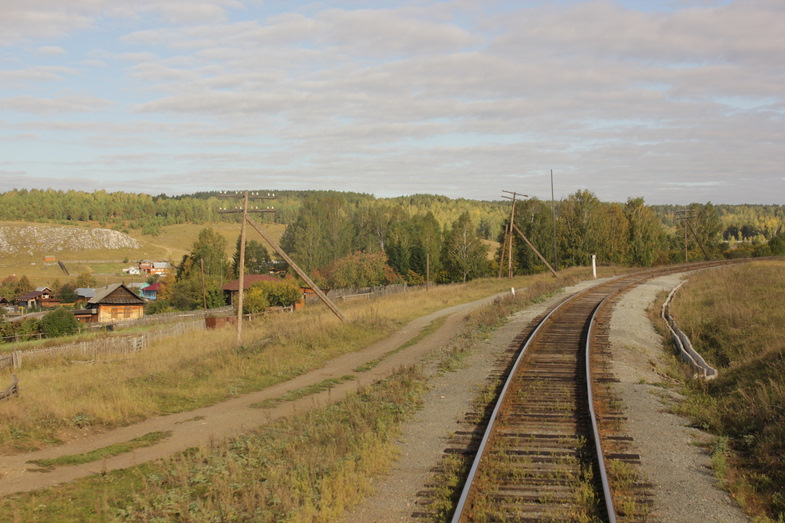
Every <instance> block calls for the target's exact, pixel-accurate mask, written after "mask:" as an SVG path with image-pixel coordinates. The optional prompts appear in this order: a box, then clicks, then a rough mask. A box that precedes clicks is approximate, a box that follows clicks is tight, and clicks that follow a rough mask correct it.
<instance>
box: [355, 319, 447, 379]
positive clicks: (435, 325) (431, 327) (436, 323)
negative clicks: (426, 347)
mask: <svg viewBox="0 0 785 523" xmlns="http://www.w3.org/2000/svg"><path fill="white" fill-rule="evenodd" d="M445 321H447V316H442V317H440V318H436V319H435V320H433V321H432V322H431V323H429V324H428V326H427V327H425V328H424V329H423V330H421V331H420V332H419V333H417V336H415V337H414V338H412V339H410V340H409V341H407V342H406V343H404V344H403V345H401V346H400V347H398V348H397V349H393V350H391V351H388V352H386V353H384V354H383V355H382V356H380V357H378V358H376V359H375V360H371V361H369V362H367V363H364V364H362V365H360V366H358V367H355V368H354V369H352V370H353V371H354V372H368V371H369V370H371V369H374V368H375V367H376V366H377V365H379V364H380V363H381V362H383V361H384V360H385V359H387V358H389V357H390V356H392V355H394V354H397V353H399V352H401V351H402V350H404V349H407V348H409V347H411V346H412V345H414V344H416V343H418V342H420V341H421V340H423V339H425V338H426V337H427V336H429V335H431V334H433V333H434V332H436V331H437V330H439V327H441V326H442V325H444V322H445Z"/></svg>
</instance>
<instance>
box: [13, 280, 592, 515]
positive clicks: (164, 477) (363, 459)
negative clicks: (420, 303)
mask: <svg viewBox="0 0 785 523" xmlns="http://www.w3.org/2000/svg"><path fill="white" fill-rule="evenodd" d="M576 279H579V278H576ZM530 283H532V286H530V288H531V287H536V288H538V289H540V290H542V289H545V291H546V292H553V289H555V288H557V287H560V286H562V285H564V284H565V283H564V282H563V281H555V280H549V281H547V282H546V283H543V284H538V285H535V284H534V282H530ZM531 292H532V293H534V292H536V291H531ZM526 296H528V293H518V297H516V298H505V299H498V300H494V302H493V303H491V304H489V305H488V306H485V307H482V308H481V309H480V310H478V311H475V312H473V313H471V314H469V315H468V319H467V326H466V328H465V330H464V332H463V333H462V334H461V335H460V336H459V338H458V340H457V341H456V345H455V347H453V349H454V350H447V351H445V352H444V354H443V355H442V356H441V357H442V358H452V357H454V355H455V352H456V351H464V352H465V351H468V350H471V343H470V341H471V340H474V341H480V340H481V339H482V338H483V337H485V336H486V335H487V332H485V331H483V330H482V329H487V328H488V326H490V325H500V324H502V323H503V322H504V318H506V316H507V315H508V314H510V311H514V310H516V309H520V308H523V307H525V306H526V305H528V304H529V303H531V301H532V299H531V298H528V297H526ZM431 298H433V297H431ZM440 299H441V298H440ZM494 311H495V312H494ZM352 314H354V312H352ZM313 321H314V318H311V319H310V320H309V322H313ZM332 323H335V322H332ZM322 327H324V325H322ZM480 327H482V329H480ZM273 332H275V331H274V330H266V331H265V333H266V334H265V335H266V336H267V337H270V336H271V335H272V333H273ZM230 334H233V333H230ZM312 349H313V348H312ZM314 350H315V349H314ZM230 352H231V351H230ZM257 356H258V354H257ZM227 357H228V356H227ZM278 357H281V355H278ZM427 379H428V377H427V376H426V375H425V374H424V372H423V370H422V367H421V366H412V367H408V368H405V369H402V370H400V371H398V372H397V373H395V374H394V375H393V376H391V377H390V378H388V379H386V380H383V381H381V382H379V383H377V384H374V385H371V386H368V387H364V388H363V389H361V390H360V391H358V392H357V393H353V394H350V395H349V396H348V397H347V398H346V399H344V400H343V401H341V402H337V403H335V404H332V405H328V406H326V407H321V408H317V409H314V410H311V411H309V412H306V413H302V414H299V415H295V416H291V417H289V418H284V419H281V420H278V421H276V422H275V423H273V424H271V425H269V426H266V427H260V428H258V429H256V430H254V431H252V432H250V433H248V434H246V435H243V436H240V437H236V438H232V439H227V440H224V441H216V442H213V443H212V444H210V445H209V446H206V447H204V448H194V449H189V450H188V451H186V452H183V453H181V454H179V455H177V456H174V457H172V458H170V459H167V460H163V461H160V462H153V463H146V464H143V465H140V466H138V467H134V468H131V469H126V470H120V471H111V472H108V473H106V474H103V475H101V476H92V477H87V478H83V479H80V480H77V481H74V482H71V483H68V484H65V485H60V486H57V487H52V488H48V489H43V490H40V491H35V492H30V493H22V494H17V495H12V496H8V497H6V498H4V499H2V500H0V521H52V520H57V521H63V522H69V521H84V520H104V521H114V520H133V521H139V520H142V521H170V520H178V521H227V520H232V521H234V520H239V521H251V520H252V521H333V520H336V519H340V518H341V517H342V516H343V514H344V511H345V510H346V509H347V508H349V507H351V506H353V505H355V504H357V503H358V502H359V501H361V500H362V498H363V497H364V496H365V495H367V494H368V493H369V492H371V490H372V486H371V478H372V477H374V476H377V475H379V474H383V473H385V472H386V471H387V470H388V469H389V467H390V464H391V463H392V462H393V460H394V459H395V458H396V457H397V454H398V451H397V450H396V447H395V437H396V436H397V435H398V434H399V433H400V424H401V423H402V422H403V421H405V420H406V419H407V418H408V417H409V416H411V415H412V413H413V412H415V411H416V410H417V409H418V408H420V406H421V401H422V394H423V393H424V391H425V390H426V388H427ZM460 481H461V480H460V479H459V477H456V476H453V478H452V484H458V483H460ZM449 507H450V503H449V502H448V503H447V504H446V506H445V507H444V509H443V510H444V513H446V512H449V510H450V508H449Z"/></svg>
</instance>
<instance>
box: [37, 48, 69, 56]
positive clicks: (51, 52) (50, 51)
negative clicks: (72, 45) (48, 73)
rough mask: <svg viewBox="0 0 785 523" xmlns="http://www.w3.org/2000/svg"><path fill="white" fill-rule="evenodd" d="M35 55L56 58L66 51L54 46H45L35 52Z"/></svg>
mask: <svg viewBox="0 0 785 523" xmlns="http://www.w3.org/2000/svg"><path fill="white" fill-rule="evenodd" d="M36 54H39V55H44V56H57V55H63V54H66V50H65V49H63V48H62V47H59V46H56V45H45V46H42V47H39V48H38V49H37V50H36Z"/></svg>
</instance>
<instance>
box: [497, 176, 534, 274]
mask: <svg viewBox="0 0 785 523" xmlns="http://www.w3.org/2000/svg"><path fill="white" fill-rule="evenodd" d="M502 192H506V193H507V194H512V196H505V195H502V198H507V199H508V200H512V208H511V209H510V223H509V224H508V225H507V231H506V233H505V235H504V245H503V246H502V257H501V259H500V260H499V277H500V278H501V275H502V269H501V265H502V263H503V261H504V255H505V253H506V254H507V277H508V278H512V272H513V271H512V253H513V246H514V244H515V241H514V240H515V238H514V236H513V234H512V228H513V227H514V226H515V202H516V198H517V197H518V196H522V197H524V198H528V197H529V195H527V194H521V193H517V192H515V191H504V190H503V191H502Z"/></svg>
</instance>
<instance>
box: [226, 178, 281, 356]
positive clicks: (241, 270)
mask: <svg viewBox="0 0 785 523" xmlns="http://www.w3.org/2000/svg"><path fill="white" fill-rule="evenodd" d="M221 196H224V197H237V195H236V194H234V195H232V194H229V193H226V191H223V192H222V193H221ZM253 196H254V198H258V199H261V200H274V199H275V195H274V194H270V193H267V196H259V193H253ZM242 198H243V207H242V210H240V209H232V210H230V209H220V210H219V211H218V212H219V213H222V214H237V213H240V212H242V214H243V218H242V225H241V226H240V260H239V263H240V267H239V268H238V276H239V279H238V280H237V282H238V283H237V343H238V345H239V344H240V343H242V341H243V294H244V291H245V222H246V221H247V220H248V191H243V195H242ZM251 212H255V213H259V214H274V213H275V209H273V208H267V209H256V208H254V209H252V210H251Z"/></svg>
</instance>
